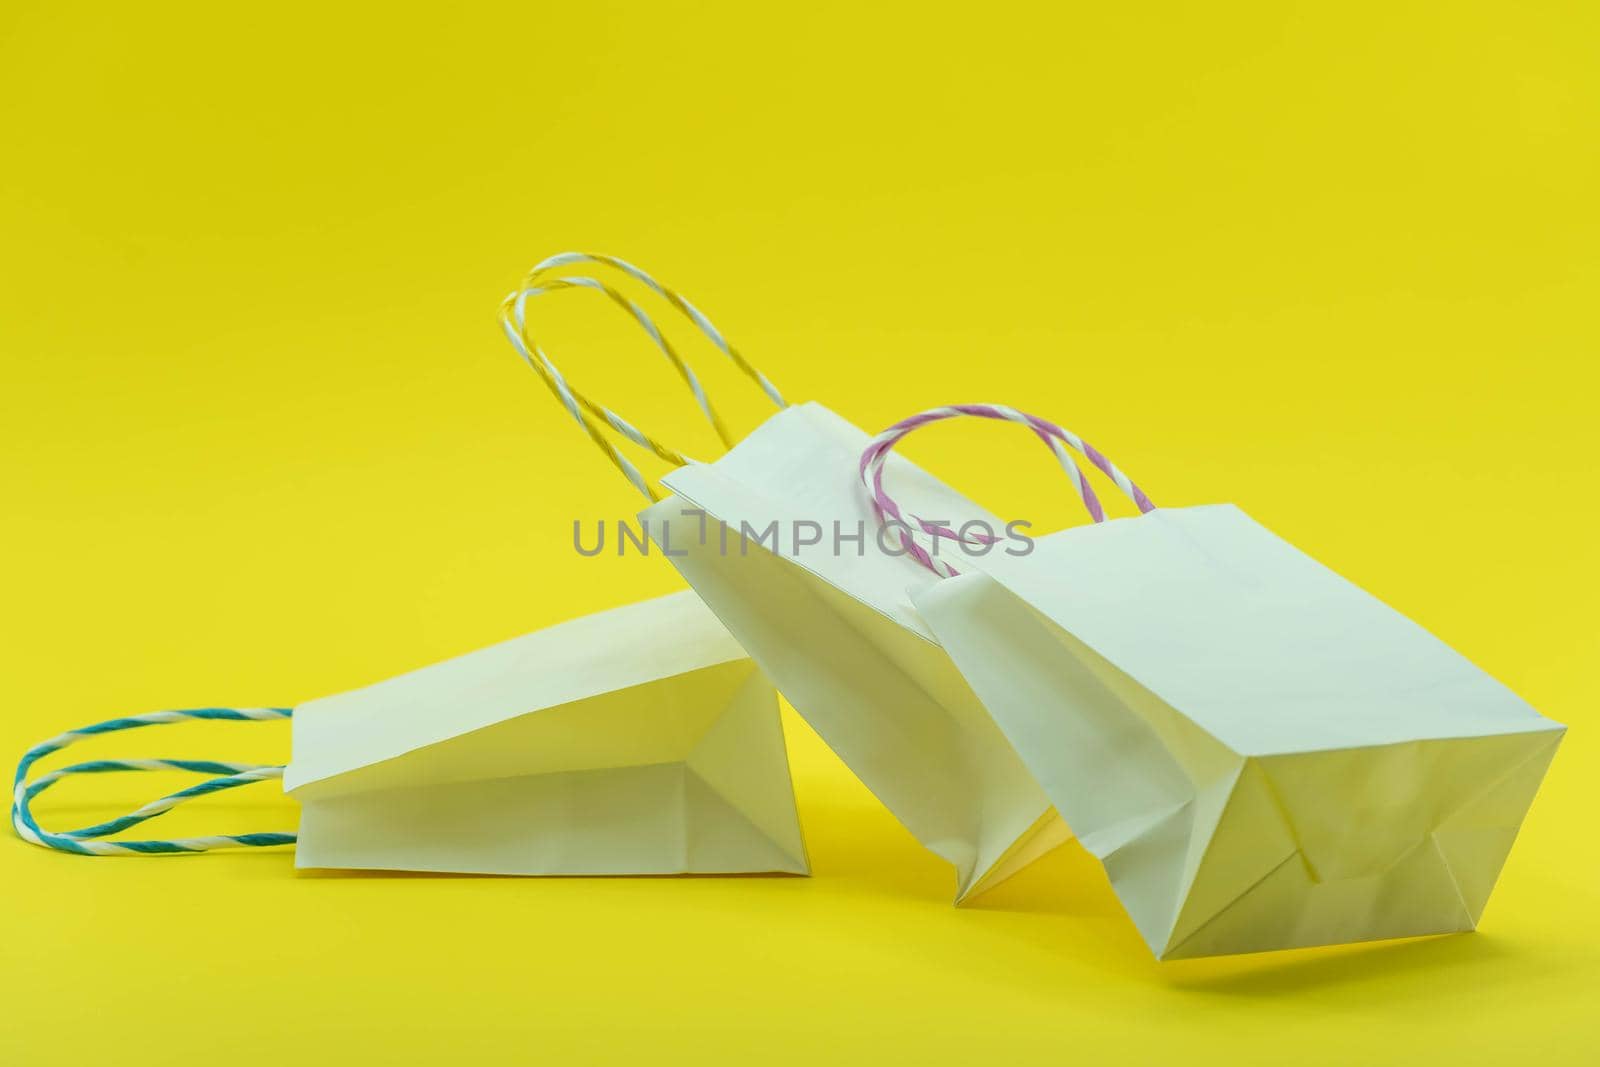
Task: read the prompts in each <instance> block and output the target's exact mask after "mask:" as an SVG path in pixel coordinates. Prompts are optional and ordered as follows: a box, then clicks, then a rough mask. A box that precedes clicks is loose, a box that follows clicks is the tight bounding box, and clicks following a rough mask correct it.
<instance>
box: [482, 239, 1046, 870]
mask: <svg viewBox="0 0 1600 1067" xmlns="http://www.w3.org/2000/svg"><path fill="white" fill-rule="evenodd" d="M576 262H600V263H603V264H606V265H608V266H611V267H615V268H617V269H619V270H621V271H623V272H624V273H626V274H628V275H629V276H631V277H633V278H634V279H636V280H638V281H640V282H641V283H643V284H645V285H646V286H647V287H649V288H650V289H652V290H653V291H654V292H656V293H657V294H659V295H660V296H662V297H663V298H665V299H666V300H667V301H668V302H669V303H671V304H672V305H673V306H674V307H676V308H678V309H679V310H680V311H682V312H683V313H684V314H686V315H688V317H689V318H690V319H691V320H693V321H694V322H695V324H696V325H697V326H698V327H699V328H700V329H701V330H702V332H704V333H706V336H707V337H709V338H710V339H711V340H712V342H713V344H715V345H716V346H717V347H718V348H719V349H721V350H722V351H723V352H725V353H727V354H728V355H729V356H730V358H732V359H734V361H735V362H736V363H737V364H738V365H739V366H740V367H741V369H743V370H745V371H746V373H748V374H749V375H750V376H751V377H752V378H754V379H755V380H756V381H757V382H758V384H760V386H761V387H762V389H763V391H764V392H765V393H766V394H767V395H768V396H769V397H771V398H772V399H773V400H774V401H775V402H776V403H778V404H779V405H780V407H782V408H783V409H782V410H780V411H779V412H778V413H777V414H775V415H773V416H771V417H770V418H769V419H767V420H766V421H765V422H764V423H762V424H761V425H760V426H758V427H757V428H756V429H755V430H754V431H752V432H751V433H750V434H749V435H748V436H746V437H745V438H744V439H743V440H741V441H739V442H738V443H737V444H735V445H734V446H733V447H732V448H731V450H730V451H728V452H727V453H726V454H725V455H724V456H723V457H722V458H720V459H718V460H716V461H715V462H710V463H697V462H695V461H693V460H690V459H688V458H687V457H684V456H683V455H682V454H681V453H678V452H677V451H676V450H674V449H671V448H669V447H667V446H665V445H663V444H662V443H661V442H659V441H658V440H656V439H655V438H653V437H651V436H649V435H648V434H645V433H643V432H642V431H640V430H638V429H637V428H636V426H635V424H634V423H633V422H631V421H630V420H626V419H623V418H622V417H621V416H619V415H617V414H616V413H615V412H612V411H610V410H609V409H607V408H605V407H603V406H601V405H599V404H595V403H593V402H592V401H590V400H588V399H587V398H586V397H584V396H583V394H582V393H580V392H579V391H578V390H577V389H575V388H573V387H572V385H571V384H570V383H569V382H568V381H567V380H566V378H565V377H564V376H563V375H562V374H561V373H560V372H559V371H558V370H557V369H556V367H555V366H554V364H553V362H552V361H551V359H550V358H549V356H548V355H547V354H546V353H545V352H544V351H543V350H542V349H540V347H539V346H538V344H537V343H536V342H534V341H533V340H532V338H531V337H530V336H529V331H528V326H527V315H526V305H527V303H528V301H529V299H530V298H532V297H533V296H537V295H541V294H544V293H547V292H551V291H554V290H557V289H563V288H565V289H591V290H599V291H600V292H603V293H604V294H605V295H607V296H608V297H610V299H612V300H613V301H614V302H616V303H618V304H619V305H621V306H622V307H624V308H625V309H626V310H627V311H628V312H629V313H630V314H631V315H632V316H633V317H634V318H635V319H636V320H638V321H639V322H640V323H641V324H642V325H643V326H644V328H645V329H646V331H647V332H648V333H649V334H650V336H651V338H652V340H654V341H655V342H656V344H657V345H658V347H660V348H661V349H662V352H663V354H664V355H665V356H666V357H667V359H668V361H669V362H670V363H671V364H672V365H673V367H674V368H675V369H676V370H677V372H678V373H679V375H680V376H681V377H682V378H683V379H684V381H685V383H686V385H687V386H688V387H689V389H690V392H691V393H692V394H693V395H694V397H695V399H696V402H697V403H698V404H699V405H700V407H701V409H702V411H703V412H704V413H705V414H706V416H707V418H708V420H710V421H711V423H712V425H713V426H714V427H715V428H717V430H718V433H719V434H721V435H722V436H723V439H724V440H725V441H727V440H730V439H731V435H729V434H727V432H726V430H725V428H724V427H723V424H722V422H721V420H720V419H719V418H718V417H717V416H716V413H715V409H714V408H713V407H712V406H711V404H710V401H709V400H708V399H707V397H706V393H705V390H704V388H703V387H702V386H701V384H700V381H699V379H698V378H697V377H696V376H695V375H694V373H693V371H692V370H690V369H689V367H688V365H687V363H686V362H685V361H684V360H683V358H682V356H681V354H680V353H679V352H678V351H677V350H676V349H675V348H673V347H672V346H671V344H670V342H668V341H666V335H665V334H664V333H663V332H662V331H661V330H660V329H659V328H658V327H657V326H656V325H655V324H654V323H653V322H651V321H650V319H649V317H648V316H647V315H646V314H645V312H644V311H643V310H642V309H641V308H640V307H639V306H638V305H637V304H636V303H634V302H633V301H632V300H630V299H629V298H628V297H627V296H626V295H624V294H622V293H621V292H620V291H618V290H617V289H615V288H614V287H612V286H610V285H609V284H607V283H604V282H601V281H598V280H596V279H594V278H590V277H584V276H579V277H564V278H558V277H554V276H553V275H551V274H550V271H551V270H552V269H554V268H556V267H560V266H566V265H570V264H572V263H576ZM503 321H504V324H505V328H506V333H507V335H508V337H509V338H510V339H511V341H512V343H513V345H515V346H516V348H517V350H518V352H519V353H521V354H522V356H523V357H524V358H525V359H526V360H527V361H528V364H529V366H531V367H532V368H533V369H534V370H535V372H536V373H538V374H539V375H540V377H541V378H542V379H543V380H544V381H545V382H546V384H547V385H548V386H549V387H550V388H551V389H552V391H554V392H555V393H556V395H557V397H558V398H559V399H560V400H561V402H562V404H563V405H564V406H565V407H566V408H567V410H568V412H569V413H571V414H572V415H573V417H574V418H575V419H576V420H577V421H578V422H579V424H580V425H581V426H583V428H584V430H585V432H586V433H588V434H589V436H590V437H591V438H592V439H593V440H595V442H596V443H597V444H598V445H599V446H600V448H601V449H602V451H604V452H605V453H606V455H607V457H608V458H609V459H610V460H611V461H612V463H613V464H615V465H616V466H617V467H618V468H619V469H620V470H622V472H623V473H624V474H625V475H626V476H627V477H628V479H629V481H630V482H632V483H633V484H634V485H635V486H636V487H638V488H639V489H640V490H641V492H643V493H644V494H645V495H647V496H649V497H651V498H652V499H657V500H658V501H659V502H658V503H657V504H655V505H654V506H652V507H650V508H648V509H647V510H645V511H644V512H642V513H641V515H640V517H639V518H640V522H641V524H642V525H643V527H644V528H645V531H646V532H647V533H648V534H649V537H650V538H651V539H652V540H653V541H654V544H655V547H656V550H657V551H658V552H659V553H660V554H662V555H665V556H667V557H668V558H669V559H670V561H671V562H672V564H673V565H674V566H675V567H677V569H678V570H679V572H680V573H682V574H683V576H684V577H685V578H686V579H687V580H688V581H689V584H690V585H691V586H692V587H693V588H694V590H695V592H697V593H698V594H700V596H701V597H703V598H704V600H705V602H706V603H707V604H708V605H710V607H711V609H712V610H713V611H715V612H716V613H717V616H718V617H719V618H720V619H721V620H722V622H723V623H724V624H725V625H726V626H727V627H728V630H729V631H730V632H731V633H732V634H733V636H734V637H735V638H737V639H738V641H739V642H740V644H741V645H743V646H744V648H745V650H746V651H747V652H748V653H749V654H750V655H751V657H752V658H753V659H755V661H756V662H757V663H758V664H760V665H761V668H762V670H763V671H764V672H765V673H766V674H767V675H768V676H769V677H770V678H772V680H773V682H774V683H775V684H776V685H777V686H778V688H779V690H780V691H781V692H782V693H783V695H784V696H785V697H786V698H787V699H788V700H789V702H790V703H791V704H792V705H793V706H794V707H795V710H796V711H798V712H799V713H800V715H801V716H803V717H804V718H805V720H806V721H807V722H808V723H809V724H810V725H811V727H812V728H813V729H814V730H816V731H817V733H818V734H819V735H820V736H821V737H822V739H823V741H824V742H826V743H827V744H828V746H829V747H830V748H832V749H833V751H834V752H835V753H837V754H838V755H839V757H840V758H841V759H842V760H843V761H844V762H845V764H846V765H847V766H848V767H849V768H850V770H851V771H852V772H854V773H855V774H856V776H857V777H859V778H860V779H861V781H862V782H863V783H865V784H866V786H867V788H869V789H870V790H871V791H872V792H873V793H874V794H876V796H877V797H878V798H879V799H880V800H882V801H883V803H884V804H885V805H886V806H887V807H888V808H889V810H890V811H891V812H892V813H893V814H894V815H895V817H896V818H897V819H899V820H900V822H901V823H902V824H904V825H905V827H906V828H907V829H908V830H910V831H911V833H912V834H914V835H915V836H916V838H917V839H918V840H919V841H921V842H922V843H923V844H924V845H926V846H927V847H928V848H929V849H930V850H932V851H933V852H934V853H935V854H937V855H939V856H941V857H943V858H944V859H945V860H947V861H949V862H950V863H951V864H953V865H954V866H955V868H956V876H957V899H958V900H961V899H966V898H968V897H970V896H971V895H973V894H974V893H977V892H979V891H981V890H982V889H986V888H988V887H990V886H992V885H994V884H996V883H998V882H999V881H1000V880H1001V879H1003V878H1005V877H1007V876H1008V875H1010V874H1011V873H1013V872H1015V871H1017V870H1019V869H1021V868H1022V867H1023V866H1025V865H1026V864H1027V863H1029V862H1031V861H1032V860H1033V859H1035V858H1037V857H1038V856H1040V855H1042V854H1043V853H1044V852H1046V851H1048V850H1049V849H1050V848H1052V847H1054V846H1055V845H1057V844H1060V843H1061V842H1062V841H1064V840H1065V839H1066V837H1067V832H1066V828H1065V826H1064V825H1063V824H1062V822H1061V820H1060V817H1059V816H1058V815H1056V813H1055V812H1054V810H1053V809H1052V808H1051V805H1050V801H1049V799H1048V798H1047V797H1046V796H1045V794H1044V792H1043V790H1041V789H1040V787H1039V785H1038V783H1037V782H1035V781H1034V780H1033V778H1032V777H1031V776H1030V775H1029V773H1028V771H1027V769H1026V767H1025V766H1024V765H1023V763H1022V761H1021V760H1020V759H1019V758H1018V757H1017V754H1016V752H1015V751H1013V750H1012V748H1011V746H1010V744H1009V743H1008V742H1007V741H1006V739H1005V737H1004V736H1003V735H1002V734H1001V732H1000V731H999V730H998V729H997V728H996V726H995V724H994V721H993V720H992V719H991V718H990V716H989V715H988V714H987V713H986V712H985V711H984V709H983V706H982V704H981V703H979V701H978V700H977V698H976V697H975V696H974V695H973V693H972V691H971V689H970V687H969V686H968V685H967V684H966V682H965V681H964V680H963V679H962V677H961V674H960V672H959V671H958V670H956V668H955V666H954V665H953V664H952V663H951V662H950V658H949V656H948V655H947V654H946V653H945V651H944V650H943V649H942V648H940V647H939V644H938V641H937V640H936V639H935V637H934V635H933V634H932V632H931V631H930V630H929V629H928V627H927V626H926V625H925V624H924V623H923V622H922V621H921V620H920V619H919V618H918V617H917V614H916V612H915V611H914V610H913V609H912V607H911V601H910V599H909V596H908V594H907V589H908V588H909V587H916V586H919V585H928V584H932V583H933V582H934V581H936V579H935V578H934V577H933V576H932V575H930V574H928V573H927V572H926V571H924V570H923V569H922V568H921V567H919V566H918V565H917V564H916V563H915V562H914V561H911V560H909V559H906V558H904V554H903V552H902V551H901V550H900V549H899V547H898V546H897V545H895V544H893V542H887V547H888V549H889V551H885V548H884V545H885V543H884V542H880V541H879V540H878V539H877V537H876V520H875V518H874V516H873V514H872V512H871V510H870V507H869V506H868V501H867V500H866V499H865V498H864V497H863V495H862V494H861V492H860V490H859V487H857V486H856V485H855V484H854V482H853V478H852V474H851V471H852V469H853V466H854V463H855V460H856V457H857V456H858V455H859V454H860V452H861V449H862V448H863V447H864V446H865V444H866V442H867V436H866V434H864V433H863V432H862V431H861V430H859V429H857V428H856V427H854V426H852V425H850V424H849V423H848V422H846V421H845V420H844V419H842V418H840V417H839V416H837V415H835V414H834V413H832V412H831V411H828V410H827V409H826V408H823V407H821V406H820V405H817V404H802V405H799V406H796V407H786V406H784V402H783V400H782V397H781V395H780V394H779V393H778V392H777V390H776V389H775V388H774V387H773V386H772V384H771V382H770V381H768V380H767V379H766V378H765V377H764V376H762V375H760V373H759V372H758V371H755V370H754V368H753V367H750V366H749V364H748V362H747V361H745V360H744V359H743V357H742V356H740V355H739V354H738V352H737V350H736V349H733V347H732V346H731V345H729V344H728V343H727V341H726V339H724V338H723V337H722V335H721V334H720V333H718V332H717V331H716V329H715V327H713V326H712V325H711V324H710V322H709V321H708V320H707V319H706V318H705V316H704V315H702V314H701V313H700V312H699V311H698V310H697V309H695V308H694V307H693V305H691V304H689V303H688V302H687V301H686V300H684V299H683V298H682V297H681V296H679V295H678V294H676V293H674V292H672V291H671V290H668V289H666V288H665V287H663V286H661V285H660V284H659V283H657V282H655V281H654V279H652V278H650V277H649V276H648V275H646V274H644V273H643V272H642V271H640V270H638V268H636V267H633V266H631V265H630V264H627V263H623V262H621V261H619V260H615V259H611V258H609V257H596V256H585V255H581V254H563V255H561V256H556V257H552V258H551V259H549V260H546V261H545V262H544V263H543V264H541V265H540V266H539V267H536V268H535V269H534V272H533V273H532V274H531V275H530V276H529V279H528V281H527V282H525V283H524V285H523V286H522V287H521V288H520V289H519V290H518V291H516V292H514V293H513V294H512V295H511V296H510V297H509V298H508V299H507V301H506V304H505V305H504V320H503ZM604 427H609V428H610V429H611V430H614V431H615V432H616V433H618V434H619V435H621V436H622V437H624V438H625V439H627V440H629V441H632V442H634V443H635V444H638V445H640V446H642V447H644V448H647V449H648V450H650V451H651V452H653V453H655V455H657V456H659V457H661V458H662V459H664V460H666V461H667V462H668V463H670V464H673V465H674V466H677V467H679V469H678V470H676V471H674V472H673V473H671V474H670V475H668V476H667V477H666V478H664V479H663V482H664V484H665V485H666V486H667V487H668V488H669V489H670V490H671V491H672V493H673V494H675V495H673V496H670V497H667V498H666V499H660V497H661V494H659V493H658V492H656V491H655V489H654V487H653V486H652V485H650V484H649V482H648V480H647V479H645V478H644V477H643V475H642V474H641V473H640V472H639V471H638V469H637V468H636V467H634V466H633V464H632V463H631V462H630V461H629V460H628V459H627V458H625V457H623V456H622V455H621V453H620V452H618V451H617V449H616V447H615V446H614V445H612V444H611V443H610V441H609V440H608V439H607V438H605V437H604V436H603V435H602V433H601V430H602V428H604ZM893 470H894V473H895V477H896V478H897V479H898V480H899V482H900V484H904V485H907V486H908V491H909V492H910V493H911V494H912V496H913V497H914V498H915V499H916V500H917V502H918V504H919V506H921V507H922V508H924V509H925V510H926V512H927V513H928V514H930V515H936V516H938V517H940V518H942V519H945V520H948V521H950V522H952V523H954V524H956V525H958V526H959V525H960V524H961V523H963V522H965V521H967V520H970V519H974V518H976V519H982V520H985V521H986V522H987V523H989V524H990V525H991V527H992V528H999V527H1001V526H1003V524H1001V523H999V521H998V520H997V519H995V518H994V517H993V516H991V515H988V514H987V513H986V512H984V511H983V510H982V509H981V508H979V507H977V505H975V504H973V503H972V502H971V501H968V500H966V499H965V498H963V497H962V496H961V495H960V494H958V493H956V492H954V491H953V490H951V489H949V488H948V487H947V486H944V485H943V484H941V483H940V482H939V481H938V480H937V479H934V478H932V477H930V476H929V475H927V474H925V473H923V472H921V471H919V470H918V469H917V468H915V467H914V466H913V465H912V464H910V463H907V462H905V461H903V460H899V459H898V458H896V459H895V460H894V461H893ZM769 529H770V530H771V531H773V533H772V534H771V535H770V536H768V537H765V538H763V536H762V535H763V534H764V533H766V532H767V531H768V530H769ZM813 531H815V532H816V534H817V536H818V537H819V538H820V540H818V541H817V542H815V543H812V544H809V545H802V546H800V547H796V546H795V544H794V542H795V541H796V540H797V538H796V536H795V535H796V533H797V532H798V534H799V537H798V539H799V540H808V539H809V538H810V537H811V535H812V532H813ZM836 532H837V533H838V534H839V535H840V537H841V538H842V540H841V541H840V542H838V543H836V542H835V533H836Z"/></svg>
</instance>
